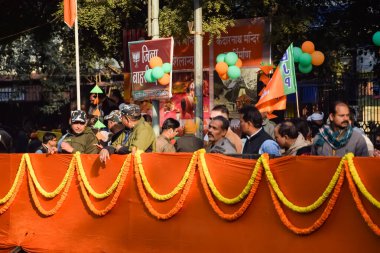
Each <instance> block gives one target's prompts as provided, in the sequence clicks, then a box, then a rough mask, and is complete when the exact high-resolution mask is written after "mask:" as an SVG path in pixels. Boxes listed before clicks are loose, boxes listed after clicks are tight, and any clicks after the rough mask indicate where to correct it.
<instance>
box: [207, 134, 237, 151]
mask: <svg viewBox="0 0 380 253" xmlns="http://www.w3.org/2000/svg"><path fill="white" fill-rule="evenodd" d="M206 151H207V153H220V154H236V148H235V146H234V144H232V142H231V141H230V140H229V139H227V138H225V137H223V138H222V139H220V140H219V141H217V142H216V143H215V144H214V145H211V146H210V147H208V148H207V150H206Z"/></svg>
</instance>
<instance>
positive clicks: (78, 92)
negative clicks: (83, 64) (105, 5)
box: [74, 1, 81, 110]
mask: <svg viewBox="0 0 380 253" xmlns="http://www.w3.org/2000/svg"><path fill="white" fill-rule="evenodd" d="M77 2H78V1H75V9H76V13H77V15H76V17H75V29H74V30H75V66H76V81H77V82H76V86H77V110H80V109H81V104H80V98H81V97H80V69H79V37H78V4H77Z"/></svg>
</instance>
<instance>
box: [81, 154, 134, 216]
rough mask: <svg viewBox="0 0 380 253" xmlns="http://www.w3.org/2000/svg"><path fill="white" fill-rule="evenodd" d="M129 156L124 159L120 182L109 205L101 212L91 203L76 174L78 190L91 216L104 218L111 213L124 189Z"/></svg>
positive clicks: (129, 162) (129, 163)
mask: <svg viewBox="0 0 380 253" xmlns="http://www.w3.org/2000/svg"><path fill="white" fill-rule="evenodd" d="M131 156H132V155H131V154H129V155H128V156H127V158H126V159H125V161H124V163H123V165H122V167H121V179H120V182H119V183H118V186H117V188H116V190H115V194H114V195H113V197H112V199H111V201H110V203H109V204H108V205H107V206H106V207H105V208H104V209H101V210H99V209H97V208H96V207H95V205H94V204H93V203H92V202H91V199H90V196H89V195H88V193H87V191H86V187H85V186H84V184H83V181H82V178H81V176H80V174H78V180H79V185H80V189H81V192H82V195H83V198H84V200H85V202H86V204H87V206H88V208H89V209H90V211H91V212H92V213H93V214H95V215H98V216H104V215H106V214H107V213H108V212H109V211H111V209H112V208H113V207H114V206H115V205H116V202H117V200H118V198H119V196H120V193H121V190H122V188H123V187H124V184H125V180H126V178H127V175H128V172H129V167H130V166H131Z"/></svg>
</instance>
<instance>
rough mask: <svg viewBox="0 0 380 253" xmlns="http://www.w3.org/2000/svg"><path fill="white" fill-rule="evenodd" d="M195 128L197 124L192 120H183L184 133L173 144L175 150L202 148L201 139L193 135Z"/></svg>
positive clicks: (186, 150)
mask: <svg viewBox="0 0 380 253" xmlns="http://www.w3.org/2000/svg"><path fill="white" fill-rule="evenodd" d="M196 130H197V126H196V125H195V122H194V121H193V120H186V121H185V126H184V129H183V131H184V135H183V136H181V137H180V138H179V139H178V140H177V141H176V142H175V144H174V146H175V149H176V151H177V152H195V151H197V150H198V149H202V148H203V141H202V140H201V139H199V138H198V137H196V136H195V132H196Z"/></svg>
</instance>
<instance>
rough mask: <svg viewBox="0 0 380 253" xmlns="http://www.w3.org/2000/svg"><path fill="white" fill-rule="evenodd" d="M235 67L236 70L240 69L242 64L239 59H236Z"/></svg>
mask: <svg viewBox="0 0 380 253" xmlns="http://www.w3.org/2000/svg"><path fill="white" fill-rule="evenodd" d="M235 66H236V67H238V68H241V66H243V62H242V60H241V59H240V58H238V60H237V62H236V63H235Z"/></svg>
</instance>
